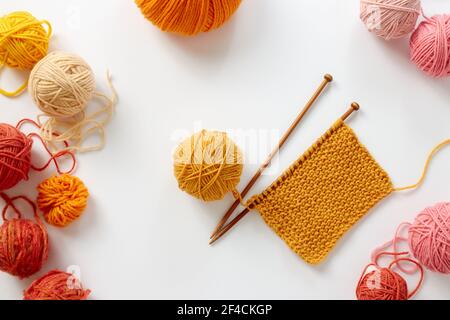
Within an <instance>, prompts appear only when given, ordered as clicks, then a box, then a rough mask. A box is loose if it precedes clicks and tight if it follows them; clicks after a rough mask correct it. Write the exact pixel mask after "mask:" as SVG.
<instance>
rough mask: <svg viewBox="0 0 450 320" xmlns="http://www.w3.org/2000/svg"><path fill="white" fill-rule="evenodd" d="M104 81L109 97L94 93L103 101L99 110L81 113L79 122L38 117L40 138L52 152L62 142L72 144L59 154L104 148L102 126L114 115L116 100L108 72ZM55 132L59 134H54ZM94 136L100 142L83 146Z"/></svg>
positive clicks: (77, 120) (104, 140) (104, 141)
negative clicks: (108, 90) (109, 93)
mask: <svg viewBox="0 0 450 320" xmlns="http://www.w3.org/2000/svg"><path fill="white" fill-rule="evenodd" d="M106 79H107V84H108V87H109V89H110V90H111V97H108V96H107V95H105V94H103V93H101V92H94V96H96V97H98V98H100V99H102V100H104V103H103V105H102V107H101V108H100V109H99V110H97V111H95V112H93V113H91V114H89V115H85V114H84V112H83V113H82V115H81V118H82V119H81V120H79V119H75V121H70V120H69V121H67V120H66V119H60V118H57V117H54V116H50V115H48V114H40V115H39V116H38V118H37V123H38V125H39V127H40V134H41V137H42V138H43V139H44V141H45V143H46V144H48V146H49V147H50V148H51V149H52V150H59V148H58V145H59V144H60V143H63V142H64V141H72V144H71V145H70V146H65V147H64V148H63V149H62V150H60V152H66V151H73V152H90V151H96V150H100V149H102V148H103V147H104V146H105V144H106V134H105V129H104V126H105V125H106V124H108V123H109V121H110V120H111V118H112V116H113V114H114V107H115V105H116V104H117V100H118V96H117V91H116V90H115V88H114V86H113V84H112V80H111V75H110V73H109V71H108V72H107V75H106ZM101 116H104V118H103V119H100V120H98V119H97V118H99V117H101ZM44 117H47V118H48V119H47V120H45V121H43V120H42V118H44ZM55 131H58V132H61V133H58V134H55ZM94 134H98V136H99V137H100V142H99V143H98V144H95V145H92V146H83V143H84V141H85V140H86V139H87V138H88V137H90V136H93V135H94Z"/></svg>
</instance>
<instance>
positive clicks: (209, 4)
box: [135, 0, 241, 35]
mask: <svg viewBox="0 0 450 320" xmlns="http://www.w3.org/2000/svg"><path fill="white" fill-rule="evenodd" d="M135 2H136V4H137V5H138V7H139V8H140V9H141V11H142V13H143V15H144V16H145V17H146V18H147V19H148V20H150V21H151V22H152V23H153V24H154V25H156V26H157V27H159V28H160V29H161V30H163V31H169V32H174V33H180V34H184V35H194V34H198V33H200V32H208V31H210V30H212V29H216V28H218V27H220V26H221V25H222V24H224V23H225V22H226V21H227V20H228V19H229V18H230V17H231V16H232V15H233V13H234V12H235V11H236V10H237V8H238V7H239V5H240V3H241V0H195V1H180V0H135Z"/></svg>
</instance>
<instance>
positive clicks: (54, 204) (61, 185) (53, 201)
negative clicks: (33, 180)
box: [37, 174, 89, 227]
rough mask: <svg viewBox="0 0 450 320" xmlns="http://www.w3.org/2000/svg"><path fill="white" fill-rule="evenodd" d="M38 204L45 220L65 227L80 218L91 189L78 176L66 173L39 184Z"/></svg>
mask: <svg viewBox="0 0 450 320" xmlns="http://www.w3.org/2000/svg"><path fill="white" fill-rule="evenodd" d="M38 192H39V194H38V198H37V205H38V207H39V209H40V210H41V211H42V212H43V214H44V218H45V220H46V221H47V222H48V223H49V224H51V225H54V226H56V227H65V226H67V225H68V224H70V223H72V222H73V221H75V220H76V219H78V218H79V217H80V216H81V214H82V213H83V212H84V210H85V209H86V206H87V201H88V197H89V191H88V189H87V188H86V186H85V185H84V183H83V182H82V181H81V180H80V179H78V178H77V177H74V176H71V175H68V174H64V175H61V176H54V177H51V178H49V179H47V180H45V181H43V182H42V183H41V184H39V186H38Z"/></svg>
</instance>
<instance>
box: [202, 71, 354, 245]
mask: <svg viewBox="0 0 450 320" xmlns="http://www.w3.org/2000/svg"><path fill="white" fill-rule="evenodd" d="M331 81H333V77H332V76H331V75H330V74H326V75H325V76H324V79H323V81H322V83H321V84H320V86H319V87H318V88H317V90H316V92H314V94H313V96H312V97H311V99H310V100H309V101H308V102H307V103H306V105H305V107H304V108H303V110H302V111H301V112H300V113H299V114H298V116H297V117H296V118H295V120H294V122H293V123H292V124H291V126H290V127H289V128H288V130H287V131H286V132H285V134H284V135H283V136H282V137H281V139H280V141H279V142H278V145H277V146H276V147H275V149H274V150H273V151H272V152H271V153H270V154H269V156H268V157H267V159H266V160H265V161H264V162H263V164H262V165H261V166H260V167H259V169H258V171H256V173H255V175H254V176H253V178H252V179H251V180H250V182H249V183H248V184H247V186H246V187H245V188H244V190H242V192H241V198H243V197H245V196H246V195H247V193H248V192H249V191H250V189H251V188H252V187H253V185H254V184H255V183H256V181H257V180H258V179H259V177H261V175H262V173H263V172H264V170H266V169H267V167H269V165H270V163H271V162H272V159H273V158H274V157H275V155H276V154H277V153H278V152H279V151H280V149H281V148H282V147H283V145H284V144H285V143H286V141H287V139H288V138H289V136H290V135H291V134H292V132H293V131H294V130H295V128H296V127H297V126H298V124H299V123H300V121H301V120H302V119H303V117H304V116H305V114H306V113H307V112H308V110H309V109H310V108H311V107H312V106H313V105H314V102H315V101H316V100H317V98H318V97H319V96H320V95H321V94H322V92H323V91H324V89H325V88H326V87H327V85H328V84H329V83H330V82H331ZM357 110H359V105H358V104H357V103H356V102H353V103H352V104H351V107H350V108H349V109H348V111H347V112H346V113H345V114H344V115H343V116H342V117H341V119H342V121H345V120H346V119H347V118H348V117H349V116H350V115H351V114H352V113H353V112H354V111H357ZM239 204H240V199H237V200H236V201H235V202H234V203H233V204H232V205H231V207H230V208H229V209H228V211H227V212H226V213H225V215H224V216H223V217H222V219H221V220H220V221H219V223H218V225H217V226H216V229H215V230H214V232H213V233H212V235H211V238H210V242H209V244H213V243H214V242H216V241H217V240H219V238H221V237H222V236H223V235H224V234H225V233H227V232H228V231H229V230H230V229H231V228H233V227H234V226H235V225H236V224H237V223H238V222H239V221H240V220H241V219H242V218H244V217H245V216H246V215H247V213H249V211H250V209H249V208H245V209H244V210H243V211H242V212H241V213H239V214H238V215H237V216H236V217H235V218H234V219H233V220H231V221H230V222H229V223H228V224H226V222H227V221H228V219H230V217H231V215H232V214H233V212H234V211H235V210H236V208H237V206H238V205H239ZM225 224H226V225H225Z"/></svg>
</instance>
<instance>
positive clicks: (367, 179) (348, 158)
mask: <svg viewBox="0 0 450 320" xmlns="http://www.w3.org/2000/svg"><path fill="white" fill-rule="evenodd" d="M392 191H393V185H392V182H391V180H390V178H389V176H388V175H387V173H386V172H385V171H384V170H383V169H382V168H381V167H380V166H379V165H378V164H377V163H376V162H375V160H374V159H373V158H372V156H371V155H370V154H369V152H368V151H367V149H366V148H365V147H364V146H363V145H362V144H361V143H360V142H359V141H358V138H357V137H356V135H355V134H354V132H353V131H352V129H350V128H349V127H348V126H347V125H345V123H344V122H343V121H341V120H339V121H338V122H336V123H335V124H334V125H333V126H332V127H331V128H330V129H329V130H328V131H327V132H326V133H325V134H324V135H323V136H322V137H321V138H320V139H319V140H318V141H317V142H316V143H315V144H314V145H313V146H312V147H311V148H310V149H309V150H308V151H306V153H305V154H303V156H301V157H300V158H299V159H298V160H297V161H296V162H295V163H294V164H293V165H292V166H291V167H290V168H289V169H288V170H286V171H285V172H284V173H283V174H282V175H281V176H280V177H279V178H278V179H277V180H276V181H275V182H274V183H272V185H271V186H270V187H269V188H267V189H266V190H265V191H264V192H263V193H262V194H260V195H256V196H254V197H252V198H251V199H250V200H249V202H248V206H249V207H250V208H252V209H253V208H255V209H257V210H258V211H259V212H260V214H261V216H262V218H263V219H264V221H265V222H266V223H267V224H268V225H269V226H270V227H271V228H272V229H273V230H274V231H275V232H276V233H277V234H278V235H279V236H280V237H281V238H282V239H283V240H284V241H285V242H286V243H287V244H288V246H289V247H290V248H291V249H292V250H294V251H295V252H296V253H297V254H298V255H299V256H300V257H302V258H303V259H304V260H305V261H306V262H308V263H311V264H318V263H320V262H321V261H322V260H323V259H324V258H325V257H326V256H327V254H328V253H329V252H330V250H331V249H332V248H333V247H334V246H335V244H336V242H337V241H338V240H339V239H340V238H341V237H342V236H343V235H344V233H345V232H346V231H347V230H348V229H350V227H351V226H353V225H354V224H355V223H356V222H357V221H358V220H359V219H360V218H361V217H363V216H364V215H365V214H366V213H367V211H369V209H370V208H372V207H373V206H374V205H375V204H376V203H378V202H379V201H380V200H381V199H383V198H384V197H386V196H387V195H389V194H390V193H391V192H392Z"/></svg>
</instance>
